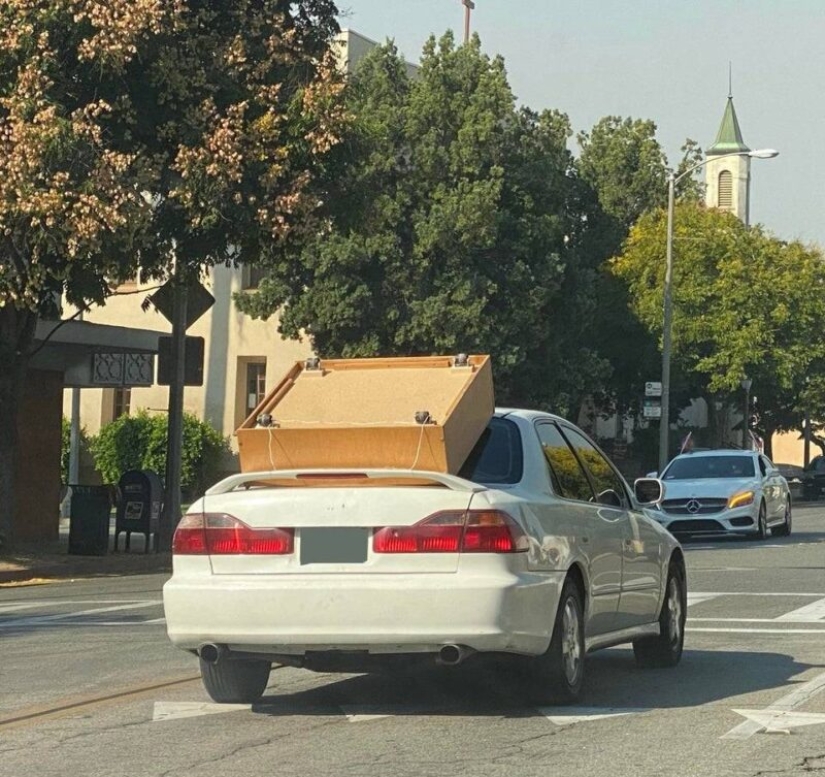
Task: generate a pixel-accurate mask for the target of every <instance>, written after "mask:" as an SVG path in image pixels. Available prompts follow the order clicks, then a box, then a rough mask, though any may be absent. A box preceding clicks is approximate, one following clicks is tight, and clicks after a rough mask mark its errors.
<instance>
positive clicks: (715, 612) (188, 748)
mask: <svg viewBox="0 0 825 777" xmlns="http://www.w3.org/2000/svg"><path fill="white" fill-rule="evenodd" d="M794 530H795V531H794V534H793V535H792V536H791V537H790V538H787V539H776V540H773V539H771V540H768V541H766V542H764V543H758V542H750V541H742V540H718V541H713V542H705V541H702V542H692V543H688V544H687V545H686V550H687V558H688V579H689V586H690V606H689V609H688V634H687V646H686V652H685V655H684V659H683V661H682V663H681V665H680V666H679V667H677V668H676V669H672V670H652V671H643V670H640V669H637V668H636V667H635V665H634V662H633V656H632V651H631V650H629V649H627V648H615V649H611V650H607V651H603V652H601V653H596V654H593V655H591V656H589V657H588V681H587V688H586V691H585V695H584V698H583V700H582V702H581V704H579V705H577V706H576V707H568V708H553V709H549V708H543V709H537V708H535V707H530V706H528V705H525V704H524V703H523V702H522V701H521V700H520V699H519V697H518V694H517V693H514V692H513V690H512V689H511V687H510V686H508V684H507V682H506V677H504V678H496V677H495V676H492V675H491V674H490V673H488V672H483V671H465V672H454V673H449V674H445V673H444V671H443V670H442V671H435V670H434V671H431V672H423V673H419V674H417V675H412V676H405V677H403V678H387V677H376V676H354V675H347V676H341V675H318V674H312V673H309V672H306V671H303V670H297V669H290V668H281V669H276V670H274V671H273V672H272V675H271V682H270V687H269V689H268V691H267V695H266V697H265V698H264V700H263V701H262V703H261V704H259V705H256V706H255V707H254V708H250V707H249V706H248V705H240V706H238V707H227V706H225V705H224V706H219V705H214V704H211V703H210V701H209V699H208V697H207V696H206V693H205V692H204V691H203V689H202V687H201V685H200V681H199V679H198V678H197V662H196V661H195V659H193V658H192V657H191V656H189V655H187V654H185V653H181V652H179V651H176V650H174V649H173V648H172V647H171V646H170V645H169V644H168V642H167V641H166V637H165V632H164V625H163V610H162V606H161V595H160V591H161V586H162V584H163V582H164V577H163V576H160V575H154V576H143V577H124V578H118V579H111V578H110V579H106V580H103V581H85V582H73V583H55V584H50V585H45V586H33V587H28V588H8V589H0V640H2V646H3V652H2V662H0V774H3V775H9V777H17V775H20V776H21V777H22V776H23V775H30V774H36V775H37V776H38V777H58V776H59V777H64V775H65V776H67V777H68V776H69V775H71V776H72V777H98V776H103V775H106V776H107V777H108V776H110V775H112V776H115V775H116V776H118V777H119V776H120V775H123V776H124V777H125V776H126V775H129V776H130V777H132V776H134V777H155V776H156V775H157V776H160V775H163V776H164V777H188V776H189V775H192V776H194V775H197V776H198V777H212V776H213V775H214V777H227V776H231V777H246V776H247V775H249V776H252V775H255V776H256V777H257V776H259V775H267V776H271V775H290V777H316V776H317V777H331V776H333V775H353V776H354V777H362V776H363V777H372V776H373V775H374V776H375V777H407V776H408V775H409V777H429V775H433V776H435V775H438V776H439V777H441V776H442V775H468V777H478V776H480V775H484V776H486V775H491V776H493V775H495V776H498V775H501V776H502V777H504V775H507V776H508V777H512V776H513V775H519V776H521V775H525V776H528V775H529V776H531V777H532V776H533V775H542V777H545V776H546V775H563V777H579V776H580V775H581V776H584V775H587V776H588V777H591V776H592V775H611V777H620V776H623V775H627V776H628V777H644V776H646V775H661V774H676V775H714V776H715V775H754V776H755V775H768V774H770V775H788V776H790V775H810V774H811V773H815V772H817V771H821V772H823V774H825V507H823V506H816V507H799V508H797V510H796V513H795V516H794Z"/></svg>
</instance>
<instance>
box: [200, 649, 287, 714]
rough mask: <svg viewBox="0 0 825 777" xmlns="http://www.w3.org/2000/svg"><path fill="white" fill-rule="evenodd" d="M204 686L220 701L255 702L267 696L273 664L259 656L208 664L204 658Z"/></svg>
mask: <svg viewBox="0 0 825 777" xmlns="http://www.w3.org/2000/svg"><path fill="white" fill-rule="evenodd" d="M200 664H201V679H202V680H203V687H204V688H206V692H207V693H208V694H209V696H210V697H211V698H212V700H213V701H216V702H218V703H219V704H251V703H252V702H255V701H258V699H260V698H261V696H263V693H264V691H265V690H266V686H267V683H268V682H269V672H270V670H271V669H272V664H271V663H270V662H269V661H262V660H258V659H249V660H244V659H224V660H222V661H219V662H218V663H217V664H207V663H206V662H205V661H204V660H203V659H200Z"/></svg>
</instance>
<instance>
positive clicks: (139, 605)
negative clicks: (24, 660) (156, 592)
mask: <svg viewBox="0 0 825 777" xmlns="http://www.w3.org/2000/svg"><path fill="white" fill-rule="evenodd" d="M162 603H163V602H162V601H161V600H160V599H158V600H147V601H142V602H135V603H133V604H116V605H113V606H111V607H95V608H93V609H91V610H79V611H77V612H62V613H57V614H55V615H34V616H30V617H27V618H9V619H7V620H2V621H0V630H3V629H12V628H21V627H27V628H28V627H33V626H35V627H36V626H49V625H53V624H59V625H82V626H95V625H98V624H97V623H95V622H94V621H83V622H82V623H80V624H75V623H71V621H73V620H74V619H76V618H85V617H87V616H90V615H92V616H94V615H102V614H103V613H111V612H124V611H126V610H140V609H145V608H147V607H156V606H158V605H161V604H162ZM120 623H123V622H120ZM127 623H134V621H132V622H127ZM100 624H101V625H102V624H103V621H101V622H100Z"/></svg>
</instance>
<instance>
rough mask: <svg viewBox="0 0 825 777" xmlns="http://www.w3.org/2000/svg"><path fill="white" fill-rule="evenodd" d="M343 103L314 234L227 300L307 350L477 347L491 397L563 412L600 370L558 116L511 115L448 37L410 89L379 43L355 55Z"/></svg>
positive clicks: (494, 66)
mask: <svg viewBox="0 0 825 777" xmlns="http://www.w3.org/2000/svg"><path fill="white" fill-rule="evenodd" d="M346 98H347V107H348V109H349V111H350V113H351V114H352V115H353V116H354V117H355V126H354V128H353V131H352V132H351V133H350V134H349V135H348V137H347V138H346V139H345V141H344V142H343V143H342V144H341V145H340V146H339V147H338V149H336V151H335V152H334V154H333V156H334V157H335V160H336V161H335V162H334V163H331V165H330V168H329V170H330V172H331V173H333V174H331V175H330V176H329V177H328V178H327V179H326V181H325V183H326V186H325V187H324V189H323V191H321V192H319V198H320V199H322V200H323V201H324V212H325V214H326V216H327V219H328V221H327V226H326V229H325V230H323V232H319V234H318V235H317V239H316V240H315V241H309V242H308V243H307V244H305V245H303V246H301V247H296V248H294V249H293V250H283V251H278V252H277V253H273V254H272V255H271V256H270V257H269V258H268V262H269V268H270V273H269V277H268V279H266V280H265V281H264V282H263V283H262V284H261V287H260V288H259V290H258V292H257V293H256V294H254V295H249V296H247V297H245V298H241V300H240V304H241V305H242V307H243V308H244V309H246V310H247V311H248V312H250V313H252V314H253V315H256V316H260V317H267V316H269V315H272V314H273V313H274V312H275V311H280V327H281V331H282V332H283V333H284V334H285V335H287V336H292V337H296V336H299V335H300V334H302V333H306V334H308V335H309V336H310V337H311V339H312V342H313V345H314V347H315V349H316V351H317V352H318V353H320V354H321V355H322V356H328V357H332V356H345V357H346V356H349V357H351V356H368V355H375V354H415V353H419V354H426V353H450V352H455V351H468V352H485V353H487V352H489V353H492V354H493V357H494V360H495V365H496V383H497V389H498V393H499V398H500V400H501V401H512V402H519V403H530V404H536V405H540V406H542V405H543V406H547V405H552V406H554V407H555V408H556V409H562V410H563V411H566V410H569V409H570V408H572V407H575V397H577V396H578V395H580V394H581V393H583V392H585V391H587V390H590V389H592V388H593V387H594V386H595V385H599V384H600V382H601V380H602V379H603V378H604V374H605V372H604V366H605V365H604V362H603V361H602V360H601V359H599V358H598V356H597V355H596V354H595V352H594V351H593V350H592V349H591V348H588V346H587V345H586V343H587V341H588V339H590V338H588V337H585V336H584V332H585V331H586V330H587V328H588V327H589V322H590V321H591V320H592V313H593V305H594V297H593V293H592V292H593V283H594V277H595V267H596V266H597V264H598V263H599V262H600V261H601V257H599V256H598V254H597V252H595V251H593V250H590V249H591V246H590V243H589V241H590V239H591V234H592V233H590V232H588V229H587V223H588V214H589V213H592V212H593V211H595V210H596V209H597V208H598V205H597V203H596V202H595V199H594V198H593V197H592V194H591V192H590V189H589V187H587V186H586V185H585V184H584V183H583V182H582V181H580V180H579V179H578V177H577V175H576V171H575V165H574V160H573V158H572V155H571V154H570V152H569V150H568V148H567V141H568V138H569V137H570V135H571V129H570V125H569V121H568V119H567V117H566V116H564V115H562V114H559V113H557V112H553V111H546V112H543V113H540V114H538V113H534V112H532V111H529V110H527V109H517V108H516V106H515V100H514V96H513V94H512V91H511V89H510V87H509V84H508V82H507V75H506V72H505V68H504V63H503V61H502V60H501V58H499V57H496V58H490V57H487V56H485V55H484V54H483V53H482V52H481V50H480V44H479V42H478V39H477V38H476V39H475V40H474V41H473V42H472V43H471V44H470V45H467V46H460V47H456V45H455V42H454V40H453V37H452V35H451V34H449V33H448V34H447V35H445V36H443V37H442V38H441V39H440V40H438V41H436V40H435V39H431V40H430V41H429V42H428V43H427V45H426V46H425V48H424V52H423V57H422V61H421V68H420V73H419V77H418V78H417V79H416V80H413V81H410V80H409V79H408V78H407V75H406V69H405V67H404V64H403V62H402V61H401V60H400V58H399V57H398V54H397V52H396V50H395V48H394V46H392V45H391V44H390V45H388V46H385V47H382V48H381V49H379V50H377V51H375V52H373V53H372V54H371V55H370V56H368V57H367V58H366V59H365V60H364V61H363V63H362V64H361V66H360V67H359V70H358V71H357V73H356V74H355V77H354V78H353V79H352V82H351V84H350V86H349V88H348V90H347V95H346ZM336 165H337V166H336Z"/></svg>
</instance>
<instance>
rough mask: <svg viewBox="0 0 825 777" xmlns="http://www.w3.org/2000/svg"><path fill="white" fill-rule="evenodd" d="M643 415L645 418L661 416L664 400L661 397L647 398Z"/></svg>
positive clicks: (643, 407)
mask: <svg viewBox="0 0 825 777" xmlns="http://www.w3.org/2000/svg"><path fill="white" fill-rule="evenodd" d="M642 415H643V416H644V417H645V418H661V417H662V402H661V400H659V399H645V401H644V403H643V405H642Z"/></svg>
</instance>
